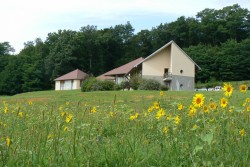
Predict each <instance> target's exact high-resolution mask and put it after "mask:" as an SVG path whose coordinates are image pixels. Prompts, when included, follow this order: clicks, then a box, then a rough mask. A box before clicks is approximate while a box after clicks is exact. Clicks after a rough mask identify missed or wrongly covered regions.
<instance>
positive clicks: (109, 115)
mask: <svg viewBox="0 0 250 167" xmlns="http://www.w3.org/2000/svg"><path fill="white" fill-rule="evenodd" d="M249 93H250V92H249V91H247V92H246V93H241V92H240V91H238V90H236V91H233V93H232V96H230V97H227V96H225V95H224V94H223V92H222V91H218V92H192V91H183V92H174V91H173V92H170V91H167V92H163V95H160V92H159V91H109V92H107V91H106V92H80V91H79V90H75V91H40V92H30V93H23V94H18V95H15V96H8V97H0V102H1V103H0V128H1V138H0V151H1V156H0V164H1V166H143V167H144V166H250V153H249V152H250V149H249V147H248V146H249V144H250V138H249V133H250V128H249V123H250V122H249V118H250V100H248V99H247V98H250V97H249ZM197 94H202V95H199V97H200V99H201V101H200V100H197V98H196V101H195V102H194V103H192V101H193V98H194V97H195V96H196V95H197ZM203 97H205V98H204V99H203ZM222 98H225V99H226V102H228V103H226V106H224V107H222V106H221V103H220V100H221V99H222ZM203 100H204V103H203ZM200 102H202V103H200ZM198 103H199V104H200V106H199V105H198ZM195 104H196V106H195ZM212 104H213V105H214V107H213V106H212Z"/></svg>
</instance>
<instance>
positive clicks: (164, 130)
mask: <svg viewBox="0 0 250 167" xmlns="http://www.w3.org/2000/svg"><path fill="white" fill-rule="evenodd" d="M168 131H169V129H168V127H166V126H164V127H163V128H162V132H163V133H165V134H166V133H168Z"/></svg>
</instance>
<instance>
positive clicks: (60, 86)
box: [55, 69, 89, 90]
mask: <svg viewBox="0 0 250 167" xmlns="http://www.w3.org/2000/svg"><path fill="white" fill-rule="evenodd" d="M88 76H89V75H88V74H86V73H85V72H82V71H81V70H79V69H76V70H74V71H72V72H69V73H67V74H65V75H63V76H60V77H58V78H56V79H55V90H73V89H81V84H82V82H83V81H84V80H85V79H86V78H87V77H88Z"/></svg>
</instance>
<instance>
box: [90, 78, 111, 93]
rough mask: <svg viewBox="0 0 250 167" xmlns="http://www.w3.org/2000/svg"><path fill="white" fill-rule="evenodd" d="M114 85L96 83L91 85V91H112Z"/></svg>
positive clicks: (104, 82) (101, 82) (108, 82)
mask: <svg viewBox="0 0 250 167" xmlns="http://www.w3.org/2000/svg"><path fill="white" fill-rule="evenodd" d="M114 87H115V83H114V82H113V81H107V80H104V81H97V82H95V83H94V84H93V87H92V90H93V91H103V90H114Z"/></svg>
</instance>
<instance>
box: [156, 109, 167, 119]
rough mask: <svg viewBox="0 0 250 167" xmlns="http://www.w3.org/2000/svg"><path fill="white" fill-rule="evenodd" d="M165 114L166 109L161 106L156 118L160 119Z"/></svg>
mask: <svg viewBox="0 0 250 167" xmlns="http://www.w3.org/2000/svg"><path fill="white" fill-rule="evenodd" d="M164 115H165V111H164V110H163V109H162V108H161V109H160V110H159V111H158V112H157V114H156V116H155V118H156V119H160V118H161V117H162V116H164Z"/></svg>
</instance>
